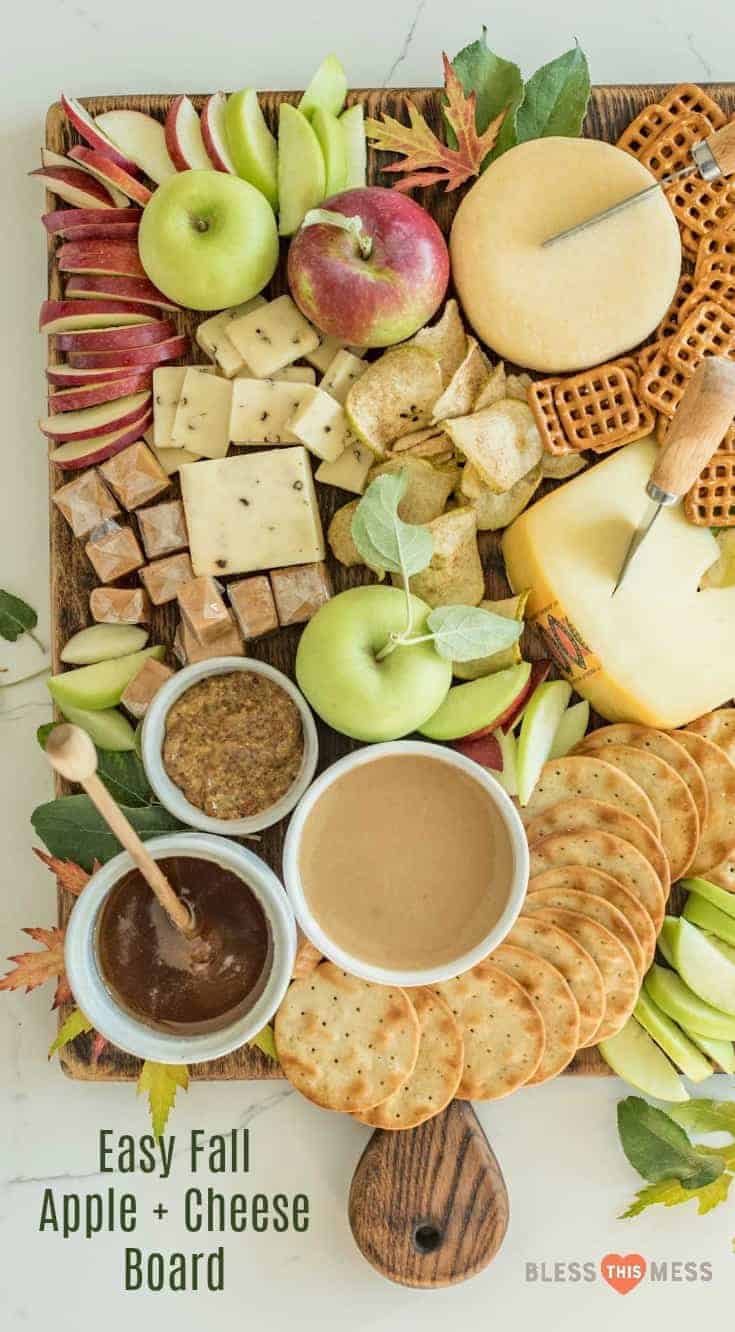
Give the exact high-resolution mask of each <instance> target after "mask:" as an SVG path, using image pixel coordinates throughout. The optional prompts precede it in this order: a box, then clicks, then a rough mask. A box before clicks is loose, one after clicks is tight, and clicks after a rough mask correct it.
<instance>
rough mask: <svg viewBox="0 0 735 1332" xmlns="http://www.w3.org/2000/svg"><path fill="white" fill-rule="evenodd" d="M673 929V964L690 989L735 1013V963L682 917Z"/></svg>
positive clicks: (715, 1006)
mask: <svg viewBox="0 0 735 1332" xmlns="http://www.w3.org/2000/svg"><path fill="white" fill-rule="evenodd" d="M676 924H677V928H676V930H675V931H672V935H673V950H674V964H675V966H676V970H677V971H678V973H679V975H680V976H681V978H682V980H684V981H686V983H687V985H688V986H689V987H690V989H692V990H694V993H695V994H698V995H699V997H700V999H704V1000H706V1002H707V1003H708V1004H712V1005H713V1007H714V1008H720V1009H722V1011H723V1012H724V1013H730V1014H732V1015H733V1016H735V965H733V963H732V962H729V961H728V959H727V958H726V957H725V956H724V954H723V953H721V952H720V950H719V949H718V948H716V947H715V945H714V944H713V943H712V942H711V941H710V940H709V939H708V938H707V936H706V934H703V933H702V931H701V930H699V929H697V926H696V925H692V924H690V922H689V921H688V920H685V919H684V918H683V916H681V917H679V919H678V921H677V922H676Z"/></svg>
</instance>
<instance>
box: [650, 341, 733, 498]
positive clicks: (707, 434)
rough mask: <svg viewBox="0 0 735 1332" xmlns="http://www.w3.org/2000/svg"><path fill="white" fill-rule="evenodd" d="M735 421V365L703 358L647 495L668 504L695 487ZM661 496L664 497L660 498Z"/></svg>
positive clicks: (720, 357)
mask: <svg viewBox="0 0 735 1332" xmlns="http://www.w3.org/2000/svg"><path fill="white" fill-rule="evenodd" d="M733 417H735V361H729V360H727V359H726V358H725V357H724V356H707V357H705V359H704V360H703V361H700V363H699V365H698V366H697V368H696V370H695V371H694V374H693V375H692V377H691V379H690V380H689V383H688V384H687V387H686V389H685V391H684V396H683V398H682V400H681V402H680V403H679V406H678V408H677V411H676V416H675V417H674V419H673V421H672V422H671V425H670V426H669V432H668V435H667V437H666V443H665V445H664V447H663V449H662V450H661V452H660V453H659V455H658V458H657V459H656V465H655V467H654V469H653V472H652V473H651V480H650V482H649V487H650V488H651V490H649V493H651V492H652V491H655V492H659V493H657V494H653V493H651V498H652V499H655V500H656V501H658V502H662V503H673V502H674V501H675V500H677V499H679V498H680V497H681V496H682V495H685V494H686V493H687V491H688V490H689V489H690V488H691V486H693V485H694V482H695V481H696V479H697V477H698V476H699V473H700V472H701V470H702V468H703V467H706V465H707V463H708V462H709V460H710V458H711V457H712V454H713V453H714V452H715V451H716V450H717V448H718V447H719V445H720V444H721V443H722V440H723V439H724V437H725V434H726V433H727V431H728V429H729V427H730V426H731V425H732V421H733ZM661 496H663V498H661Z"/></svg>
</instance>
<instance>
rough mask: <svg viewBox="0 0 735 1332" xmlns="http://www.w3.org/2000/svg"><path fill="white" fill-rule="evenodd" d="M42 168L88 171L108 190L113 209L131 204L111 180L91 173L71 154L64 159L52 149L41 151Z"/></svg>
mask: <svg viewBox="0 0 735 1332" xmlns="http://www.w3.org/2000/svg"><path fill="white" fill-rule="evenodd" d="M84 151H85V152H91V151H92V150H91V148H88V149H85V150H84ZM72 152H73V149H72ZM41 166H43V167H72V168H74V167H76V168H77V170H79V171H86V172H87V173H88V175H90V176H94V177H95V179H96V180H99V182H100V185H104V187H105V189H106V190H107V193H108V194H109V196H110V198H111V199H112V203H113V207H115V208H125V207H126V206H127V204H128V203H129V199H128V197H127V196H126V195H124V194H122V193H121V192H120V190H118V189H117V188H116V186H114V185H113V184H112V183H111V182H110V181H109V180H103V179H102V178H101V177H100V176H99V175H98V174H97V172H95V171H90V169H89V167H88V166H87V165H86V163H85V162H80V161H78V160H76V159H75V158H73V157H72V155H71V153H70V154H69V156H68V157H62V156H61V154H60V153H55V152H53V151H52V150H51V149H50V148H42V149H41Z"/></svg>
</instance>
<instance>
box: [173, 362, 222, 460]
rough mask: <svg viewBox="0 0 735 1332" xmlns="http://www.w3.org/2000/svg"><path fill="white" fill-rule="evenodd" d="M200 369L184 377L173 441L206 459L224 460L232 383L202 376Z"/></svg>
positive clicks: (190, 369)
mask: <svg viewBox="0 0 735 1332" xmlns="http://www.w3.org/2000/svg"><path fill="white" fill-rule="evenodd" d="M200 368H201V367H199V368H197V367H196V366H192V367H190V368H189V369H188V370H187V372H186V375H185V376H184V383H183V385H182V388H181V397H180V398H179V405H178V407H177V408H176V417H175V419H174V424H173V429H172V431H171V442H172V443H173V444H178V445H180V447H181V448H184V449H189V450H190V451H191V452H192V453H198V454H199V455H200V456H201V457H202V458H224V456H225V454H226V453H227V449H228V446H229V443H230V412H231V409H232V383H231V381H230V380H229V379H218V378H217V376H216V375H202V374H200V373H199V369H200Z"/></svg>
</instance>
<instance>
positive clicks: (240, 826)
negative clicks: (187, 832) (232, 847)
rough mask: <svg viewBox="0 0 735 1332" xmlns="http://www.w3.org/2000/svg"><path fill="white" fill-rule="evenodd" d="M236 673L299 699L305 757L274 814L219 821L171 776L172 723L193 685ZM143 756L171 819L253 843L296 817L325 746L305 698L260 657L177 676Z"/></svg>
mask: <svg viewBox="0 0 735 1332" xmlns="http://www.w3.org/2000/svg"><path fill="white" fill-rule="evenodd" d="M233 671H245V672H249V673H251V674H255V675H264V676H266V677H267V679H269V680H273V681H274V682H275V683H276V684H277V685H280V686H281V689H283V690H284V691H285V693H287V694H288V696H289V698H291V699H293V701H294V703H295V704H296V706H297V708H298V710H299V712H300V714H301V724H302V727H303V733H304V755H303V758H302V761H301V768H300V770H299V773H298V775H297V777H296V780H295V781H294V783H293V785H292V786H291V787H290V788H289V790H288V791H287V792H286V794H285V795H284V796H282V797H281V799H280V800H277V801H276V803H275V805H270V806H269V808H268V809H264V810H262V812H261V813H260V814H253V815H251V816H250V817H249V818H244V819H215V818H213V817H212V816H211V815H209V814H205V813H204V811H203V810H201V809H197V807H196V805H192V804H190V803H189V801H188V800H187V799H186V796H185V795H184V793H183V791H182V790H181V788H180V787H178V786H176V784H175V782H172V781H171V778H170V777H169V775H168V773H167V771H166V768H165V766H164V763H163V742H164V739H165V736H166V717H167V715H168V712H169V709H170V708H171V707H172V705H173V704H174V703H175V702H176V700H177V699H179V698H181V695H182V694H184V693H186V690H187V689H190V688H191V686H192V685H194V684H197V682H198V681H199V680H204V679H205V678H206V677H208V676H210V675H229V674H231V673H232V672H233ZM141 753H142V756H143V766H144V768H145V770H146V775H147V777H148V781H149V782H150V784H151V786H152V787H153V790H154V791H155V793H156V795H157V796H158V799H159V800H160V802H161V804H162V805H163V806H165V808H166V809H167V810H168V811H169V813H170V814H174V815H175V816H176V818H177V819H180V820H181V822H182V823H186V824H187V825H188V826H189V827H190V828H200V829H201V830H202V832H211V833H221V834H222V835H223V836H224V837H247V836H248V834H249V833H256V832H261V831H262V829H263V828H270V827H271V825H272V824H274V823H278V822H279V820H280V819H282V818H285V816H286V814H290V813H291V810H292V809H293V807H294V805H296V804H297V803H298V801H299V799H300V798H301V796H302V795H303V794H304V791H305V790H306V788H307V786H308V785H309V782H310V781H311V779H312V777H313V776H314V773H315V772H316V765H317V759H318V757H319V741H318V739H317V732H316V725H315V722H314V718H313V716H312V713H311V709H310V708H309V706H308V704H307V702H306V699H305V698H304V696H303V694H301V693H300V691H299V690H298V689H297V688H296V685H295V684H293V682H292V681H291V680H289V678H288V676H287V675H283V674H282V672H281V671H277V670H275V669H274V667H273V666H268V665H267V664H266V663H265V662H264V661H256V660H255V658H254V657H215V658H212V659H210V660H208V661H200V662H197V663H196V664H195V665H194V666H185V667H184V669H183V670H181V671H177V672H176V674H175V675H172V676H171V679H170V680H167V681H166V684H165V685H163V686H162V687H161V689H159V690H158V692H157V694H156V695H155V697H154V699H153V702H152V703H151V704H150V707H149V708H148V710H147V712H146V714H145V721H144V722H143V732H142V739H141Z"/></svg>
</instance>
